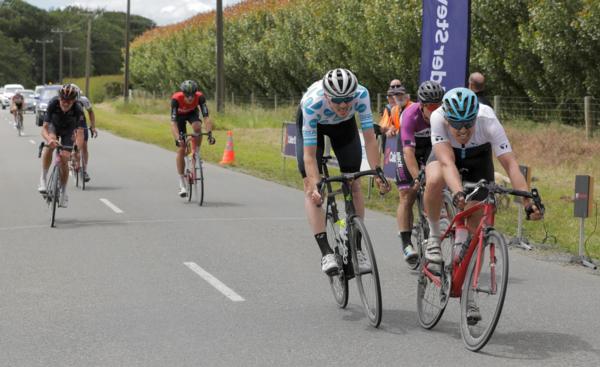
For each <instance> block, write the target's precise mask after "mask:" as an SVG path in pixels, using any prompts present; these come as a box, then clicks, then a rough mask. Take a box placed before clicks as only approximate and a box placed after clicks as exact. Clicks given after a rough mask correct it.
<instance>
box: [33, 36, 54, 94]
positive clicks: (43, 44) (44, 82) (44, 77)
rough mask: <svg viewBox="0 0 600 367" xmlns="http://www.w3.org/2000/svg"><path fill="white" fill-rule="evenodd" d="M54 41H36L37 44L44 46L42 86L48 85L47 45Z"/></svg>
mask: <svg viewBox="0 0 600 367" xmlns="http://www.w3.org/2000/svg"><path fill="white" fill-rule="evenodd" d="M52 42H54V41H53V40H35V43H41V44H42V84H46V44H47V43H52Z"/></svg>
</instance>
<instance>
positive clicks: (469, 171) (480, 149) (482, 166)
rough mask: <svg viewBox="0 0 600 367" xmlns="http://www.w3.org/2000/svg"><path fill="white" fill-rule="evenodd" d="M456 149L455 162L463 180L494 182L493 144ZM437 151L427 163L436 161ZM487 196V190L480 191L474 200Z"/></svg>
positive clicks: (432, 153)
mask: <svg viewBox="0 0 600 367" xmlns="http://www.w3.org/2000/svg"><path fill="white" fill-rule="evenodd" d="M452 149H453V150H454V162H455V163H456V168H457V169H458V172H459V173H460V175H461V178H462V181H463V182H471V183H476V182H479V181H480V180H482V179H485V180H487V181H488V182H494V160H493V157H492V144H490V143H485V144H483V145H479V146H477V147H474V148H468V149H465V150H464V152H463V149H460V148H452ZM435 161H437V158H436V157H435V153H434V152H431V155H430V156H429V159H428V160H427V163H429V162H435ZM486 196H487V190H482V191H480V192H479V193H478V194H477V195H475V197H473V200H483V199H484V198H485V197H486Z"/></svg>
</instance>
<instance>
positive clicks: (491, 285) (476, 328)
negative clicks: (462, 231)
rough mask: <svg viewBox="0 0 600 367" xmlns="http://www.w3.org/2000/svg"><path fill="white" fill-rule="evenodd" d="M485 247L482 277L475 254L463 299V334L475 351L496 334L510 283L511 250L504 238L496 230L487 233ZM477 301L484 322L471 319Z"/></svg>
mask: <svg viewBox="0 0 600 367" xmlns="http://www.w3.org/2000/svg"><path fill="white" fill-rule="evenodd" d="M483 246H484V247H483V252H482V256H481V258H480V262H481V264H480V269H479V274H477V269H476V263H477V258H478V257H477V252H475V253H474V254H473V257H472V258H471V263H470V264H469V270H468V271H467V276H466V278H465V283H464V285H463V290H462V296H461V299H460V311H461V312H460V314H461V317H460V331H461V334H462V338H463V341H464V342H465V345H466V346H467V349H469V350H471V351H474V352H475V351H478V350H480V349H481V348H483V347H484V346H485V345H486V344H487V342H488V341H489V340H490V338H491V337H492V334H493V333H494V329H495V328H496V325H497V324H498V320H499V319H500V314H501V313H502V306H503V305H504V298H505V297H506V287H507V283H508V249H507V247H506V243H505V242H504V239H503V237H502V235H501V234H500V233H498V232H497V231H495V230H491V231H489V232H487V234H486V236H485V238H484V243H483ZM476 251H477V250H476ZM473 302H474V304H476V305H477V306H478V307H479V312H480V314H481V320H479V321H478V322H477V323H475V324H473V322H470V321H469V320H468V319H467V311H468V310H469V308H470V307H473ZM469 323H471V325H469Z"/></svg>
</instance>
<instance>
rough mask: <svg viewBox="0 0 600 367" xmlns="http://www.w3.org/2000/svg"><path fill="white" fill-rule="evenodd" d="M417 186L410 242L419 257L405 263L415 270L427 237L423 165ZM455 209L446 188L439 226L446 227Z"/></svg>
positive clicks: (423, 252)
mask: <svg viewBox="0 0 600 367" xmlns="http://www.w3.org/2000/svg"><path fill="white" fill-rule="evenodd" d="M418 180H419V187H418V189H417V194H416V199H415V204H416V205H414V206H413V216H412V217H413V218H414V219H416V220H414V219H413V226H412V233H411V242H412V244H413V246H414V248H415V250H416V251H417V254H418V255H419V257H418V258H417V260H416V261H414V262H410V263H407V265H408V268H409V269H411V270H417V269H418V268H419V267H420V266H421V264H422V262H421V259H422V258H423V256H424V255H425V240H426V239H427V238H428V237H429V223H428V222H427V214H426V213H425V199H424V195H425V184H426V177H425V167H422V168H421V170H420V171H419V177H418ZM455 213H456V209H455V208H454V205H453V204H452V195H451V194H450V191H449V190H448V189H447V188H444V191H443V205H442V211H441V213H440V222H441V223H440V228H448V226H449V224H450V221H451V220H452V218H454V215H455Z"/></svg>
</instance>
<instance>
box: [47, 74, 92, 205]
mask: <svg viewBox="0 0 600 367" xmlns="http://www.w3.org/2000/svg"><path fill="white" fill-rule="evenodd" d="M78 93H79V89H78V88H77V86H75V85H74V84H65V85H63V86H62V87H61V89H60V90H59V92H58V96H57V97H54V98H52V99H51V100H50V102H48V109H47V110H46V116H45V117H44V123H43V125H42V137H43V138H44V140H46V142H47V144H48V148H46V149H44V153H43V156H42V174H41V177H40V185H39V187H38V191H39V192H40V193H41V194H45V193H46V176H47V174H48V169H49V168H50V163H51V161H52V152H53V151H54V149H55V148H56V147H57V146H58V145H59V144H60V145H64V146H73V142H74V140H75V139H77V140H83V128H82V127H83V126H82V121H83V108H82V107H81V105H80V104H79V103H75V102H76V100H77V94H78ZM70 156H71V151H70V149H64V150H62V151H61V157H60V158H61V161H60V163H61V174H62V175H61V178H60V180H61V188H62V190H63V191H62V193H61V195H60V202H59V206H61V207H63V208H66V207H67V205H68V201H69V198H68V196H67V192H66V190H67V181H68V180H69V170H68V168H67V162H68V161H69V158H70Z"/></svg>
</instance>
